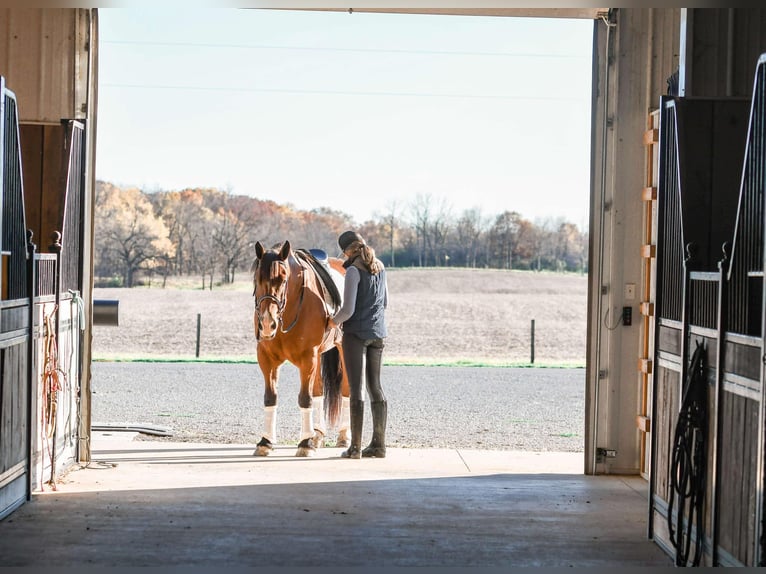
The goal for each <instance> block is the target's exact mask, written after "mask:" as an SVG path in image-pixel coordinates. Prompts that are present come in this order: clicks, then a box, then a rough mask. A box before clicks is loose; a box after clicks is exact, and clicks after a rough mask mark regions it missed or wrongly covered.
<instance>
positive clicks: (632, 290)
mask: <svg viewBox="0 0 766 574" xmlns="http://www.w3.org/2000/svg"><path fill="white" fill-rule="evenodd" d="M635 298H636V284H635V283H625V300H626V301H633V299H635Z"/></svg>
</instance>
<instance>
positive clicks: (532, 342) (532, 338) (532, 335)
mask: <svg viewBox="0 0 766 574" xmlns="http://www.w3.org/2000/svg"><path fill="white" fill-rule="evenodd" d="M529 338H530V345H529V347H530V355H531V356H530V358H529V362H530V363H531V364H533V365H534V364H535V320H534V319H532V324H531V326H530V333H529Z"/></svg>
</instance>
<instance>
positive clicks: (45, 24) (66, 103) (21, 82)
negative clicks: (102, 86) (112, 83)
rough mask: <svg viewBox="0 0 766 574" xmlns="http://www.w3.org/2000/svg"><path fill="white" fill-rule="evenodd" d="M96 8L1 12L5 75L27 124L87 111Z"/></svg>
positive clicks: (0, 57) (0, 69) (0, 59)
mask: <svg viewBox="0 0 766 574" xmlns="http://www.w3.org/2000/svg"><path fill="white" fill-rule="evenodd" d="M89 12H90V10H72V9H60V10H59V9H50V8H45V9H19V8H9V9H3V10H0V74H2V75H3V76H5V78H6V80H7V82H8V87H9V88H10V89H11V90H13V91H14V92H15V93H16V97H17V98H18V100H19V112H20V113H19V116H20V118H21V121H22V122H33V123H55V124H57V123H58V122H59V121H60V120H61V118H72V119H74V118H84V117H85V116H86V113H87V88H88V65H87V62H88V42H89V35H88V33H87V29H88V28H87V23H88V18H87V15H88V13H89Z"/></svg>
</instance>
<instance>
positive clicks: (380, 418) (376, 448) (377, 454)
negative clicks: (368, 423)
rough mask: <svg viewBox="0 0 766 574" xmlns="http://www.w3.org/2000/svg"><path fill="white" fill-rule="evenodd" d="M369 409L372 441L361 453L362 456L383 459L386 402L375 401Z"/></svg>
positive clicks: (386, 412)
mask: <svg viewBox="0 0 766 574" xmlns="http://www.w3.org/2000/svg"><path fill="white" fill-rule="evenodd" d="M370 408H371V410H372V440H371V441H370V444H369V446H368V447H367V448H365V449H364V450H363V451H362V456H363V457H370V458H385V457H386V419H387V418H388V405H387V403H386V401H376V402H372V403H370Z"/></svg>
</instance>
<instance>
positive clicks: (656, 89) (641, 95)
mask: <svg viewBox="0 0 766 574" xmlns="http://www.w3.org/2000/svg"><path fill="white" fill-rule="evenodd" d="M680 18H681V12H680V10H677V9H620V10H616V11H613V12H612V26H611V28H609V29H608V28H607V25H606V23H604V22H603V21H597V23H596V38H595V39H596V48H595V51H596V55H595V59H596V77H597V80H596V81H597V86H596V89H595V90H594V95H595V98H594V108H593V114H592V117H593V155H592V193H591V220H590V234H591V237H592V238H593V241H592V242H591V252H590V262H591V266H590V276H589V296H588V297H589V302H588V318H589V321H588V323H589V327H588V351H587V353H588V356H587V359H588V360H587V365H588V366H587V369H586V371H587V372H586V378H587V392H586V421H587V422H586V429H585V431H586V437H585V450H586V453H585V471H586V472H588V473H594V474H595V473H621V474H638V473H639V472H640V470H641V455H640V453H641V435H640V431H639V429H638V426H637V421H636V415H637V414H638V413H639V412H640V410H641V400H642V396H641V385H642V381H641V374H640V372H639V369H638V365H639V359H641V358H642V357H641V356H640V354H641V345H640V336H641V329H642V326H641V322H640V321H639V320H638V319H639V305H640V303H641V300H640V297H641V293H640V291H639V289H638V286H640V285H641V284H642V281H643V280H644V277H643V273H644V266H643V261H642V259H641V255H640V254H641V246H642V242H643V232H644V228H645V221H644V213H645V209H644V205H643V200H642V192H643V189H644V187H645V185H646V170H647V159H646V146H645V144H644V134H645V132H646V130H647V122H648V121H649V117H650V114H651V112H652V111H653V110H655V109H656V108H657V107H658V106H659V100H660V96H661V95H662V94H664V93H665V90H666V88H667V78H668V77H670V76H671V74H672V73H673V72H674V71H675V70H676V69H677V68H678V66H679V59H678V54H679V49H678V46H679V37H680V30H679V22H680ZM607 42H608V43H609V46H607ZM607 54H608V55H607ZM607 62H608V63H609V66H608V67H607ZM607 75H608V81H607ZM649 161H650V160H649ZM626 285H634V286H636V295H635V296H634V298H632V299H631V298H628V297H626V293H625V286H626ZM625 306H629V307H631V309H632V313H633V317H634V320H633V322H632V325H630V326H624V325H622V324H621V323H620V314H621V311H622V308H623V307H625ZM599 449H606V450H608V451H612V452H610V453H609V454H614V456H609V457H603V456H601V455H600V453H599Z"/></svg>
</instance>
